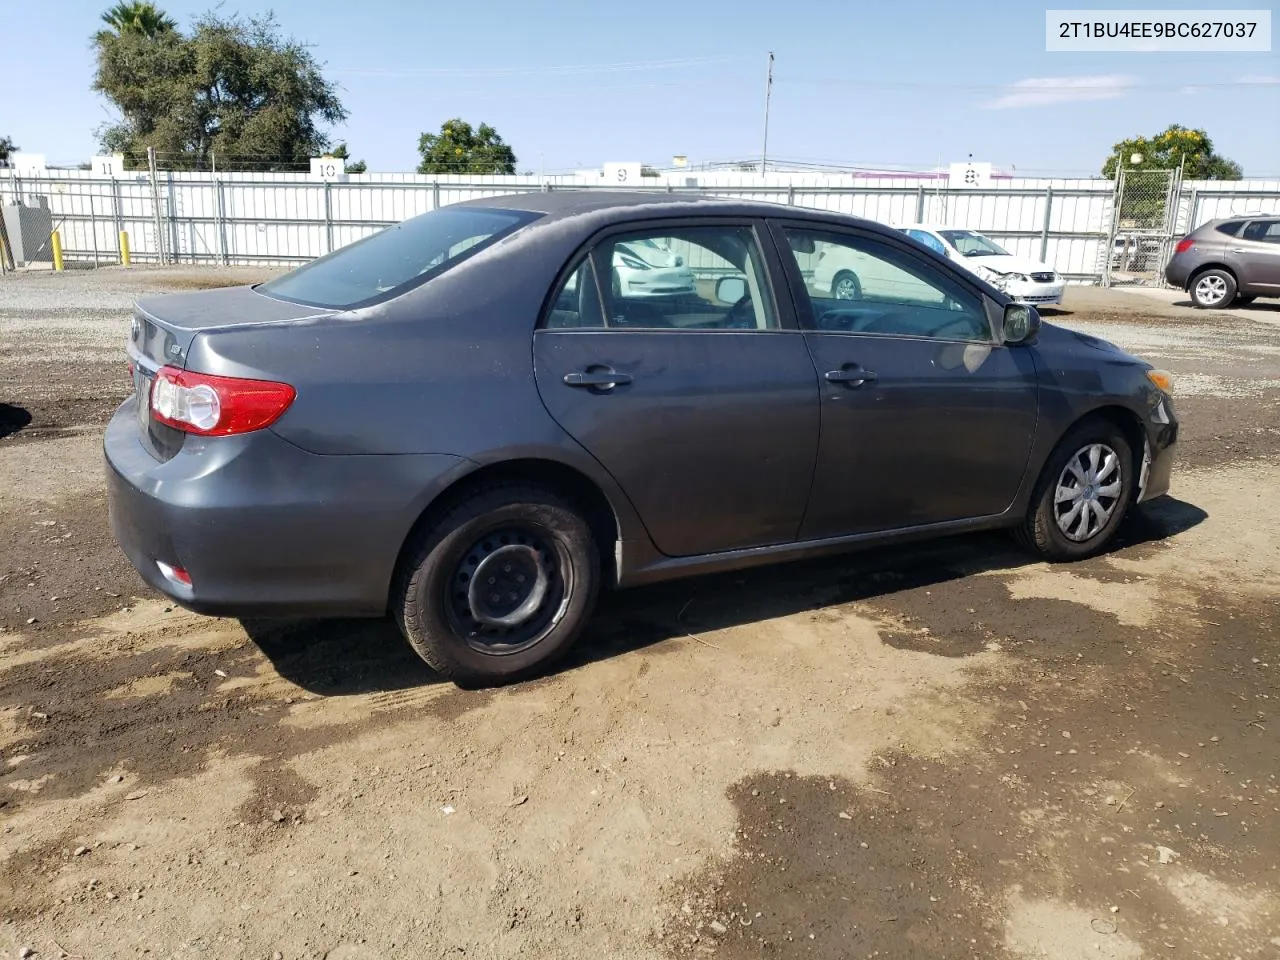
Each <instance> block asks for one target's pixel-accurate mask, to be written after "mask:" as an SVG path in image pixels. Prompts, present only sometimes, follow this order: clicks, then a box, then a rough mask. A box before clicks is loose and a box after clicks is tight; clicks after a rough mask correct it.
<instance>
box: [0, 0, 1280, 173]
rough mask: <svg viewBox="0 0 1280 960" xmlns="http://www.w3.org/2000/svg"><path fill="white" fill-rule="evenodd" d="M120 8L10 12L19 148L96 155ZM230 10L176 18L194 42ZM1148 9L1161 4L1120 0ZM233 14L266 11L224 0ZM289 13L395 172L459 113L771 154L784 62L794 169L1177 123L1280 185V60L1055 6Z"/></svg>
mask: <svg viewBox="0 0 1280 960" xmlns="http://www.w3.org/2000/svg"><path fill="white" fill-rule="evenodd" d="M108 5H109V4H108V3H107V2H106V0H61V2H59V3H58V4H56V7H54V6H48V5H40V4H35V3H20V4H12V5H10V9H8V10H7V11H6V13H5V17H4V31H3V32H4V36H5V50H6V61H7V62H6V64H5V77H6V81H5V86H4V87H3V88H0V135H8V136H11V137H12V138H13V139H14V140H16V141H17V142H18V143H19V144H20V145H21V146H22V147H23V148H24V149H26V150H28V151H32V152H40V153H44V154H45V155H46V156H47V157H48V159H49V161H50V162H59V163H67V162H76V161H79V160H82V159H86V158H87V157H88V156H89V155H91V154H92V153H94V152H96V144H95V139H94V130H95V128H97V127H98V126H99V125H100V124H102V123H103V122H104V121H107V120H109V119H110V117H111V114H110V112H109V110H108V108H107V107H106V105H105V103H104V102H103V101H102V99H101V98H99V97H97V96H96V95H95V94H93V93H92V92H91V91H90V89H89V85H90V82H91V79H92V70H93V57H92V52H91V50H90V44H89V37H90V35H91V34H92V33H93V31H94V30H96V29H97V27H98V17H99V15H100V13H101V11H102V10H103V9H104V8H105V7H107V6H108ZM212 5H213V4H212V3H210V2H199V3H195V2H188V0H170V2H161V3H160V6H161V7H162V8H163V9H165V10H166V11H168V12H169V13H170V14H171V15H172V16H174V17H175V18H176V19H177V20H178V21H179V24H180V25H181V26H182V27H183V28H186V27H187V26H189V24H190V22H191V20H192V18H193V16H195V15H196V14H199V13H201V12H203V11H205V10H208V9H209V8H210V7H211V6H212ZM1053 6H1056V7H1062V6H1072V5H1071V4H1068V3H1056V4H1053ZM1082 6H1083V5H1082ZM1093 6H1097V5H1096V4H1094V5H1093ZM1143 6H1145V7H1151V6H1152V5H1151V4H1146V5H1143V4H1139V3H1133V2H1129V3H1113V4H1111V7H1112V8H1116V7H1125V8H1130V9H1132V8H1139V7H1143ZM1158 6H1159V7H1165V8H1167V7H1174V6H1188V7H1191V8H1196V7H1198V8H1200V9H1204V8H1205V7H1208V6H1209V4H1208V3H1206V2H1204V0H1202V2H1201V3H1200V4H1198V5H1178V4H1172V3H1167V2H1166V3H1165V4H1160V5H1158ZM1222 6H1224V7H1227V6H1229V7H1236V8H1238V7H1247V6H1250V4H1248V3H1232V4H1224V5H1222ZM1252 6H1255V7H1256V6H1261V5H1260V4H1258V3H1256V0H1255V3H1253V4H1252ZM54 9H56V11H57V12H56V14H54V13H52V12H51V11H53V10H54ZM221 9H222V11H223V12H224V13H226V12H235V11H237V10H240V11H242V12H246V13H247V12H250V11H252V10H253V9H255V8H254V7H253V6H251V5H243V6H239V7H238V6H237V5H236V2H235V0H224V2H223V5H222V7H221ZM273 9H274V10H275V13H276V16H277V19H278V20H279V22H280V24H281V26H282V27H283V29H284V30H285V31H286V32H287V33H290V34H292V35H294V36H296V37H297V38H299V39H301V40H304V41H306V42H309V43H310V44H312V45H313V48H314V53H315V55H316V57H317V58H318V59H319V60H320V61H321V62H322V63H324V64H325V68H326V73H327V75H328V76H330V77H331V78H332V79H333V80H335V81H336V82H337V83H339V84H340V86H341V90H342V96H343V100H344V102H345V104H346V106H347V108H348V110H349V111H350V115H351V116H350V119H349V120H348V122H347V123H346V124H345V125H344V126H343V127H342V128H339V129H337V130H335V131H333V133H334V136H335V138H336V139H345V140H347V141H348V142H349V143H350V145H351V149H352V154H353V156H355V157H358V158H364V159H365V160H367V161H368V163H369V166H370V169H371V170H376V171H401V170H409V169H412V167H413V165H414V164H415V163H416V160H417V157H416V145H417V139H418V135H419V134H420V133H422V132H423V131H426V130H432V131H434V130H438V129H439V126H440V124H441V122H442V121H444V120H445V119H447V118H449V117H452V116H460V117H463V118H464V119H466V120H469V121H471V122H472V123H479V122H486V123H489V124H492V125H493V126H494V127H496V128H497V130H498V131H499V133H500V134H501V135H502V136H503V137H504V138H505V139H506V140H507V142H508V143H510V144H511V145H512V146H513V148H514V149H515V152H516V154H517V156H518V158H519V166H520V169H521V170H526V169H527V170H533V171H537V170H539V169H545V170H547V171H548V172H552V171H561V170H567V169H572V168H575V167H577V166H598V165H599V164H600V163H601V162H603V161H605V160H640V161H644V162H648V163H654V164H658V165H663V166H665V165H668V164H669V163H670V158H671V157H672V155H674V154H684V155H687V156H688V157H689V159H690V161H691V163H694V164H697V163H698V162H700V161H707V160H728V159H738V158H745V157H750V156H758V155H759V152H760V147H761V121H762V114H763V99H764V77H765V63H766V56H767V53H768V51H770V50H772V51H773V53H774V54H775V56H776V58H777V59H776V62H775V65H774V87H773V100H772V109H771V119H770V126H769V155H770V157H773V158H779V159H795V160H814V161H835V162H842V163H858V164H862V165H867V166H875V165H893V166H905V167H916V168H928V167H932V166H934V165H936V164H938V163H939V162H950V161H953V160H963V159H965V158H966V157H968V156H969V155H970V154H972V155H973V158H974V159H975V160H986V161H991V162H993V163H995V164H997V165H998V166H1000V167H1003V168H1005V169H1008V168H1009V167H1014V168H1016V170H1017V172H1018V173H1025V174H1026V175H1029V176H1039V175H1049V174H1059V175H1079V176H1086V175H1091V174H1094V173H1096V172H1097V170H1098V168H1099V167H1100V165H1101V163H1102V160H1103V159H1104V158H1105V156H1106V154H1107V153H1108V151H1109V149H1110V147H1111V145H1112V144H1113V143H1114V142H1116V141H1117V140H1119V139H1121V138H1124V137H1126V136H1131V135H1134V134H1138V133H1155V132H1158V131H1159V130H1161V129H1163V128H1164V127H1165V126H1167V125H1168V124H1169V123H1171V122H1177V123H1181V124H1184V125H1186V126H1191V127H1201V128H1203V129H1205V130H1207V131H1208V132H1209V134H1210V136H1211V137H1212V138H1213V140H1214V143H1215V146H1216V147H1217V149H1218V151H1219V152H1220V153H1222V154H1224V155H1226V156H1228V157H1231V158H1232V159H1234V160H1236V161H1237V162H1239V163H1240V164H1242V165H1243V167H1244V170H1245V174H1246V176H1263V175H1270V176H1276V177H1280V54H1277V53H1276V52H1275V48H1273V52H1271V53H1250V54H1220V53H1194V54H1193V53H1185V54H1167V53H1165V54H1157V53H1120V54H1117V53H1047V52H1045V49H1044V46H1045V40H1044V29H1045V28H1044V16H1045V14H1044V10H1045V5H1042V4H1034V3H1028V2H1026V0H983V2H980V3H956V2H953V0H934V2H918V0H916V2H912V0H895V2H887V3H868V2H866V0H860V2H859V0H807V2H805V3H798V4H783V3H778V2H776V0H734V2H732V3H710V2H705V0H703V2H699V0H685V2H667V3H657V4H617V3H607V2H604V3H602V2H600V0H591V2H584V0H559V2H557V3H539V2H536V0H487V2H484V3H480V4H467V3H448V4H423V3H419V2H415V0H367V2H365V3H360V4H356V3H351V2H350V0H345V2H342V3H336V2H332V0H280V2H277V3H275V4H274V6H273ZM1273 16H1274V14H1273ZM1275 20H1276V21H1277V22H1276V28H1277V29H1280V17H1275ZM14 78H22V79H21V81H20V82H19V84H18V86H17V87H16V89H15V86H14ZM15 93H18V94H20V95H15Z"/></svg>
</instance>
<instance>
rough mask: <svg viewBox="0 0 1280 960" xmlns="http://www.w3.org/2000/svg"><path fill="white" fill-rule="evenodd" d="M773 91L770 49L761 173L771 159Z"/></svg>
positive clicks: (765, 89) (766, 81) (770, 53)
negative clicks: (771, 104) (770, 112)
mask: <svg viewBox="0 0 1280 960" xmlns="http://www.w3.org/2000/svg"><path fill="white" fill-rule="evenodd" d="M772 93H773V51H772V50H770V51H769V73H768V75H767V77H766V78H765V82H764V142H763V144H762V145H761V147H760V173H761V174H763V173H764V172H765V169H766V166H765V165H766V164H767V163H768V161H769V97H770V96H771V95H772Z"/></svg>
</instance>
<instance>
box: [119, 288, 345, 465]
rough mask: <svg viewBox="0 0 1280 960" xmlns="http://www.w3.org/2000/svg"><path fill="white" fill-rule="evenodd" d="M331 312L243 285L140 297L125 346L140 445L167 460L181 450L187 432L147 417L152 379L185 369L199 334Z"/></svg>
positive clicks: (160, 458)
mask: <svg viewBox="0 0 1280 960" xmlns="http://www.w3.org/2000/svg"><path fill="white" fill-rule="evenodd" d="M335 312H337V311H334V310H325V309H321V308H317V307H311V306H304V305H302V304H297V303H290V302H288V301H285V300H276V299H274V298H272V297H267V296H263V295H262V294H260V293H258V292H257V291H255V290H254V288H253V287H247V286H242V287H220V288H217V289H214V290H199V291H194V292H192V293H172V294H166V295H162V296H155V297H147V298H145V299H142V300H138V301H137V303H136V304H135V305H134V311H133V322H132V325H131V328H130V330H129V343H128V346H127V348H126V349H127V352H128V354H129V362H130V366H132V368H133V388H134V393H135V395H136V397H137V418H138V432H139V435H140V436H141V439H142V443H143V446H145V447H146V448H147V449H148V450H149V451H150V452H151V454H152V456H154V457H156V458H157V459H159V460H168V459H170V458H172V457H173V456H175V455H176V454H177V452H178V451H179V450H180V449H182V443H183V441H184V439H185V438H186V434H185V433H183V432H182V431H181V430H175V429H174V428H172V427H170V426H167V425H165V424H162V423H158V422H156V420H155V419H154V418H153V417H152V416H151V404H150V396H151V384H152V382H153V381H154V380H155V375H156V371H158V370H159V369H160V368H161V367H163V366H166V365H168V366H174V367H179V368H182V369H185V368H186V365H187V352H188V350H190V348H191V344H192V341H194V340H195V338H196V337H197V336H198V335H199V334H202V333H214V332H216V331H218V330H225V329H228V328H231V327H244V326H246V325H263V324H277V323H291V322H293V321H296V320H306V319H309V318H313V317H321V316H328V315H330V314H332V313H335Z"/></svg>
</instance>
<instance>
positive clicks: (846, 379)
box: [823, 367, 876, 387]
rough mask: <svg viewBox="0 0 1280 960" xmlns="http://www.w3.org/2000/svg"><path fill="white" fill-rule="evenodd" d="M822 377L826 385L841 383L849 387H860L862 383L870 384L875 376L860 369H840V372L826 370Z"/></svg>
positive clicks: (868, 371) (869, 371) (871, 372)
mask: <svg viewBox="0 0 1280 960" xmlns="http://www.w3.org/2000/svg"><path fill="white" fill-rule="evenodd" d="M823 376H824V377H825V378H826V379H827V382H828V383H843V384H845V385H846V386H850V387H860V386H862V385H863V384H864V383H870V382H872V381H873V380H875V379H876V375H875V373H874V372H873V371H871V370H863V369H862V368H861V367H848V368H841V369H840V370H828V371H827V372H826V373H824V374H823Z"/></svg>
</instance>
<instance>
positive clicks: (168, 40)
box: [93, 8, 347, 170]
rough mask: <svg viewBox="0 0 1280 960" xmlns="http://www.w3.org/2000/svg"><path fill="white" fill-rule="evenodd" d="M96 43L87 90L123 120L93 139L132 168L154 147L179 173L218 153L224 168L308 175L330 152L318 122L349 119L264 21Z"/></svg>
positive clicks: (305, 59)
mask: <svg viewBox="0 0 1280 960" xmlns="http://www.w3.org/2000/svg"><path fill="white" fill-rule="evenodd" d="M152 9H153V10H154V8H152ZM154 12H155V13H156V15H157V16H158V18H159V19H160V20H161V21H166V20H167V19H168V18H167V17H165V15H164V14H163V13H161V12H160V11H158V10H157V11H154ZM94 45H95V47H96V49H97V56H98V70H97V75H96V76H95V78H94V83H93V88H94V89H95V90H96V91H98V92H99V93H102V94H103V95H104V96H106V98H107V99H108V100H110V101H111V102H112V103H113V104H114V105H115V106H116V108H117V109H118V110H119V111H120V115H121V119H120V122H119V123H116V124H113V125H110V126H108V127H106V128H105V129H103V130H101V131H100V132H99V138H100V140H101V142H102V146H103V148H104V149H106V150H108V151H111V152H119V153H123V154H125V155H126V156H127V157H129V158H130V160H132V161H134V162H138V161H140V160H142V158H144V157H145V156H146V152H147V148H148V147H154V148H155V149H156V152H157V153H159V154H161V155H162V159H163V160H164V162H165V163H166V165H168V166H172V167H177V168H195V167H200V166H206V165H208V163H209V158H210V154H215V153H216V155H217V163H218V167H219V168H220V169H236V168H241V169H249V170H290V169H298V168H304V169H305V167H306V165H307V162H308V159H309V158H310V157H313V156H318V155H319V154H321V153H322V152H323V151H324V149H325V148H326V147H327V146H328V145H329V139H328V137H327V136H326V135H325V133H324V131H323V130H322V124H333V123H339V122H341V121H342V120H345V119H346V116H347V113H346V110H345V109H344V108H343V106H342V103H341V101H340V100H339V98H338V95H337V92H336V90H335V88H334V87H333V86H332V85H331V84H330V83H329V82H328V81H326V80H325V78H324V77H323V75H322V74H321V73H320V67H319V65H318V64H317V63H316V61H315V59H314V58H313V57H312V55H311V53H310V51H309V50H308V49H307V47H305V46H304V45H303V44H301V43H299V42H297V41H296V40H293V39H289V38H285V37H282V36H281V34H280V30H279V27H278V25H277V24H276V21H275V19H274V17H272V16H271V15H269V14H268V15H267V16H264V17H250V18H248V19H244V18H241V17H238V16H236V17H229V18H222V17H218V16H216V15H214V14H206V15H205V16H204V17H202V18H201V19H199V20H197V21H196V22H195V24H194V27H193V29H192V31H191V33H190V35H186V34H183V33H181V32H180V31H178V30H177V29H176V28H169V29H157V30H155V31H154V32H150V33H149V32H147V31H146V30H143V29H139V30H135V29H132V28H126V29H123V30H121V31H120V32H112V31H108V30H104V31H100V32H99V33H98V34H97V35H96V36H95V37H94Z"/></svg>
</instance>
